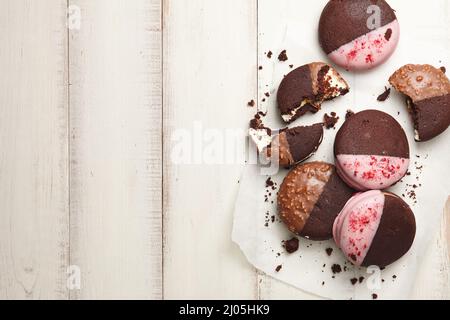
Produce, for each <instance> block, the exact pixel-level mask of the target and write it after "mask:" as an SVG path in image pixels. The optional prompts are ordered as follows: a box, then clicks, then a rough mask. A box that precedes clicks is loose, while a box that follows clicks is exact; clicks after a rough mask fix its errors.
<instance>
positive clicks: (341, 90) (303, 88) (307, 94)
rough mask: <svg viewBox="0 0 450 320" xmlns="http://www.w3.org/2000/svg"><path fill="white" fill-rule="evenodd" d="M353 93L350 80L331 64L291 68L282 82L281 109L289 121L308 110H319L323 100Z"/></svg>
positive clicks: (279, 104)
mask: <svg viewBox="0 0 450 320" xmlns="http://www.w3.org/2000/svg"><path fill="white" fill-rule="evenodd" d="M348 92H349V86H348V84H347V82H346V81H345V80H344V79H343V78H342V77H341V75H340V74H339V73H338V72H337V71H336V70H335V69H334V68H332V67H331V66H329V65H327V64H325V63H322V62H314V63H310V64H307V65H304V66H302V67H299V68H297V69H295V70H293V71H291V72H290V73H289V74H288V75H287V76H286V77H284V79H283V80H282V81H281V83H280V87H279V88H278V93H277V103H278V109H279V110H280V113H281V117H282V118H283V120H284V121H285V122H287V123H291V122H292V121H294V120H295V119H297V118H299V117H300V116H302V115H304V114H305V113H307V112H312V113H316V112H317V111H319V110H320V107H321V105H322V103H323V102H324V101H326V100H332V99H334V98H336V97H338V96H341V95H345V94H347V93H348Z"/></svg>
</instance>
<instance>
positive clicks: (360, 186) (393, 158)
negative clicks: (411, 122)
mask: <svg viewBox="0 0 450 320" xmlns="http://www.w3.org/2000/svg"><path fill="white" fill-rule="evenodd" d="M334 155H335V163H336V167H337V172H338V174H339V175H340V177H341V178H342V180H344V181H345V182H346V183H347V184H348V185H349V186H351V187H352V188H354V189H356V190H360V191H366V190H373V189H385V188H388V187H390V186H391V185H393V184H395V183H396V182H397V181H399V180H400V179H401V178H403V176H404V175H405V174H406V172H407V170H408V167H409V145H408V139H407V138H406V134H405V132H404V131H403V129H402V127H401V126H400V124H399V123H398V122H397V121H396V120H395V119H394V118H393V117H391V116H390V115H388V114H387V113H384V112H381V111H378V110H365V111H362V112H359V113H356V114H354V115H352V116H351V117H350V118H348V119H347V120H346V121H345V122H344V124H343V125H342V127H341V128H340V129H339V131H338V133H337V134H336V139H335V142H334Z"/></svg>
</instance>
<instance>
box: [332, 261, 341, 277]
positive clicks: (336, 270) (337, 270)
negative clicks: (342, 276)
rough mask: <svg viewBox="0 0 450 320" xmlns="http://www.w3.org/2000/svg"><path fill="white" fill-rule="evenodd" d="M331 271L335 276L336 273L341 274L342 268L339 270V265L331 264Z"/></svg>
mask: <svg viewBox="0 0 450 320" xmlns="http://www.w3.org/2000/svg"><path fill="white" fill-rule="evenodd" d="M331 271H333V274H336V273H341V271H342V268H341V266H340V265H339V264H336V263H335V264H333V265H332V266H331Z"/></svg>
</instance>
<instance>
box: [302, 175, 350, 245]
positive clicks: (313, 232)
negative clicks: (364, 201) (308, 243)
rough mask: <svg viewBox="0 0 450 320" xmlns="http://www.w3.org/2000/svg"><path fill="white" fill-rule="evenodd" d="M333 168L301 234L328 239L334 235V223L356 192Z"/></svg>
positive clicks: (316, 238) (315, 238) (311, 237)
mask: <svg viewBox="0 0 450 320" xmlns="http://www.w3.org/2000/svg"><path fill="white" fill-rule="evenodd" d="M354 192H355V191H354V190H352V189H351V188H349V187H348V186H347V185H346V184H345V183H344V182H343V181H342V180H341V178H339V176H338V175H337V173H336V170H335V169H334V168H333V173H332V174H331V176H330V178H329V180H328V182H327V183H326V184H325V187H324V189H323V192H322V194H321V195H320V197H319V199H318V200H317V202H316V204H315V206H314V208H313V209H312V211H311V214H310V216H309V218H308V220H306V224H305V226H304V227H303V230H302V231H301V233H300V235H301V236H303V237H305V236H308V237H309V238H310V239H312V240H327V239H331V238H332V237H333V223H334V220H335V219H336V217H337V215H338V214H339V212H341V210H342V208H343V207H344V205H345V204H346V203H347V201H348V200H349V199H350V198H351V197H352V195H353V194H354Z"/></svg>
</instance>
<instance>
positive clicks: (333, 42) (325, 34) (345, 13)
mask: <svg viewBox="0 0 450 320" xmlns="http://www.w3.org/2000/svg"><path fill="white" fill-rule="evenodd" d="M371 5H377V6H378V7H379V8H380V9H381V26H380V27H382V26H385V25H387V24H388V23H391V22H392V21H394V20H396V19H397V17H396V16H395V12H394V11H393V10H392V8H391V7H390V6H389V4H388V3H387V2H386V1H384V0H331V1H329V2H328V4H327V5H326V6H325V8H324V10H323V12H322V15H321V17H320V22H319V41H320V45H321V46H322V48H323V50H324V51H325V53H326V54H330V53H331V52H333V51H334V50H336V49H338V48H339V47H341V46H342V45H344V44H346V43H349V42H351V41H353V40H355V39H356V38H358V37H360V36H362V35H365V34H366V33H369V32H371V31H373V30H370V29H369V28H368V26H367V20H368V19H369V18H370V16H371V15H372V14H373V13H367V9H368V8H369V6H371Z"/></svg>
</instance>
